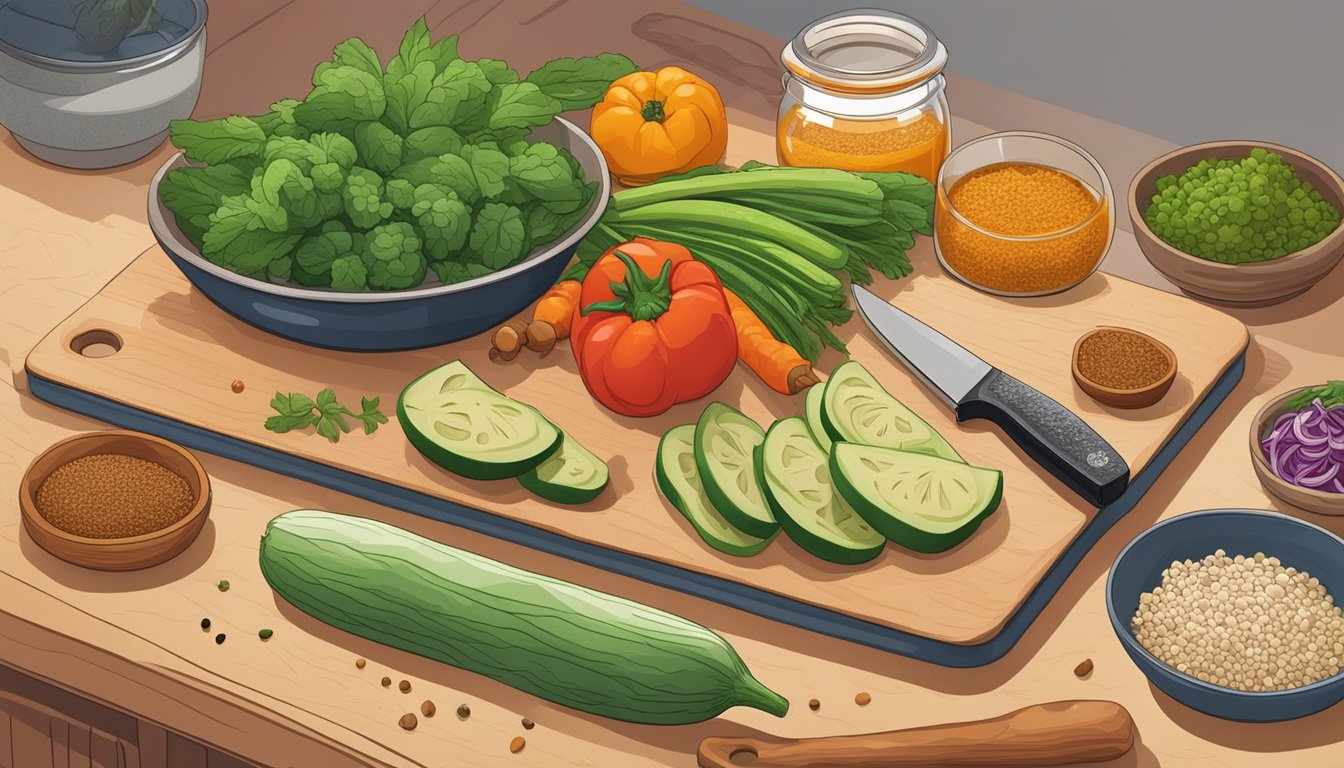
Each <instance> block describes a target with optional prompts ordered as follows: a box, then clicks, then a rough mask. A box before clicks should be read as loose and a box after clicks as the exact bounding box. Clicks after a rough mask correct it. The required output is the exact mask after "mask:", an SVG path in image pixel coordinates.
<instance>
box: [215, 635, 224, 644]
mask: <svg viewBox="0 0 1344 768" xmlns="http://www.w3.org/2000/svg"><path fill="white" fill-rule="evenodd" d="M223 644H224V633H223V632H220V633H219V634H218V635H215V645H223Z"/></svg>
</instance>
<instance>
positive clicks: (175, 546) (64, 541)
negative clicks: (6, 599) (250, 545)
mask: <svg viewBox="0 0 1344 768" xmlns="http://www.w3.org/2000/svg"><path fill="white" fill-rule="evenodd" d="M97 453H114V454H121V455H123V456H131V457H134V458H137V459H144V460H145V461H152V462H154V463H156V464H159V465H161V466H163V467H166V468H168V469H170V470H172V471H173V472H176V473H177V474H178V475H180V476H181V477H182V478H183V479H184V480H186V481H187V486H188V487H189V488H191V493H192V496H193V497H194V498H195V499H196V503H195V504H193V505H192V508H191V510H190V511H188V512H187V514H186V515H185V516H184V517H183V518H182V519H181V520H178V521H177V522H175V523H173V524H172V525H170V526H168V527H167V528H162V529H160V530H157V531H152V532H150V533H146V534H141V535H139V536H128V537H125V538H120V539H93V538H88V537H85V536H77V535H75V534H73V533H69V532H67V531H64V530H62V529H60V528H57V527H56V526H54V525H52V524H51V523H50V522H49V521H48V520H47V519H46V518H45V517H43V516H42V513H41V512H40V511H38V508H37V490H38V488H40V487H41V486H42V482H43V481H44V480H46V479H47V477H48V476H49V475H50V474H51V473H52V472H54V471H55V470H56V468H57V467H60V466H62V465H64V464H66V463H68V462H71V461H73V460H75V459H79V458H83V457H84V456H89V455H92V454H97ZM19 508H20V509H21V510H22V513H23V527H24V528H26V529H27V530H28V535H29V536H32V537H33V541H36V542H37V544H38V546H40V547H42V548H43V549H45V550H46V551H48V552H50V553H51V554H52V555H55V556H56V557H59V558H60V559H62V560H64V561H66V562H68V563H73V564H75V565H79V566H83V567H85V568H94V569H97V570H100V571H134V570H138V569H140V568H148V567H150V566H153V565H158V564H159V563H162V562H165V561H167V560H170V559H172V558H174V557H176V556H177V555H179V554H181V553H182V551H183V550H185V549H186V548H187V547H189V546H191V542H193V541H195V540H196V536H197V535H198V534H200V532H201V528H203V527H204V526H205V521H206V519H207V518H208V517H209V514H210V478H209V477H208V476H207V475H206V474H205V468H204V467H202V466H201V463H200V462H199V461H197V460H196V457H195V456H192V455H191V454H190V453H188V452H187V450H186V449H185V448H183V447H181V446H179V445H177V444H176V443H171V442H169V441H167V440H164V439H162V438H158V437H154V436H153V435H145V434H141V433H139V432H128V431H125V430H110V431H107V432H93V433H90V434H86V435H76V436H75V437H72V438H69V439H67V440H62V441H61V442H59V443H56V444H55V445H53V446H51V447H50V448H48V449H47V450H46V451H45V452H44V453H43V454H42V455H41V456H38V457H37V458H36V459H34V460H33V463H32V464H31V465H30V466H29V467H28V471H27V472H25V473H24V475H23V480H22V481H21V482H20V483H19Z"/></svg>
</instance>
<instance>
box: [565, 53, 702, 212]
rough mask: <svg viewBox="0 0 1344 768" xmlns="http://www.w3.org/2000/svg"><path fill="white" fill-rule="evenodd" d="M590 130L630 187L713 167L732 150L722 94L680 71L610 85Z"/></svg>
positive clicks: (635, 75) (613, 168) (624, 79)
mask: <svg viewBox="0 0 1344 768" xmlns="http://www.w3.org/2000/svg"><path fill="white" fill-rule="evenodd" d="M590 128H591V133H592V136H593V141H595V142H597V146H598V147H600V148H601V149H602V154H603V155H604V156H606V158H607V165H608V166H610V167H611V174H612V176H614V177H616V180H617V181H619V182H621V183H622V184H625V185H626V186H638V185H640V184H648V183H649V182H651V181H656V180H658V179H659V178H661V177H663V176H667V175H670V174H674V173H682V172H684V171H689V170H691V169H692V168H699V167H700V166H702V165H713V164H715V163H717V162H719V161H720V160H722V159H723V153H724V150H726V149H727V147H728V117H727V115H726V114H725V112H724V109H723V99H721V98H720V97H719V92H718V91H717V90H715V88H714V86H712V85H710V84H709V83H708V82H706V81H704V80H701V79H700V78H699V77H696V76H695V75H693V74H691V73H690V72H687V71H686V70H684V69H682V68H681V67H663V68H662V69H660V70H658V71H657V72H635V73H633V74H629V75H626V76H625V77H622V78H621V79H619V80H617V81H616V82H614V83H612V84H611V87H609V88H608V89H607V93H606V95H605V96H604V97H603V98H602V101H601V102H599V103H598V105H597V106H595V107H593V119H592V124H591V126H590Z"/></svg>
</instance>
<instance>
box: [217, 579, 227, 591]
mask: <svg viewBox="0 0 1344 768" xmlns="http://www.w3.org/2000/svg"><path fill="white" fill-rule="evenodd" d="M215 586H217V587H219V591H220V592H228V591H229V581H228V579H220V581H219V583H218V584H216V585H215Z"/></svg>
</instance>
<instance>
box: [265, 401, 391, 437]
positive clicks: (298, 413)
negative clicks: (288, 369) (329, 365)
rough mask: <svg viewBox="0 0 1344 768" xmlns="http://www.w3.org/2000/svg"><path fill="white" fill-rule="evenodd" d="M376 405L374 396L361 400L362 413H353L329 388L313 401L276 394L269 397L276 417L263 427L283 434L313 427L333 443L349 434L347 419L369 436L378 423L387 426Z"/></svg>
mask: <svg viewBox="0 0 1344 768" xmlns="http://www.w3.org/2000/svg"><path fill="white" fill-rule="evenodd" d="M378 403H379V398H377V397H364V398H360V409H361V411H360V412H359V413H355V412H354V411H352V410H350V409H349V408H347V407H345V406H344V405H341V404H340V403H339V402H338V401H337V400H336V392H335V390H333V389H331V388H330V387H329V388H327V389H324V390H322V391H321V392H318V393H317V397H316V398H311V397H308V396H307V395H304V394H300V393H298V392H290V393H289V394H285V393H284V392H276V393H275V397H273V398H271V408H272V409H273V410H274V411H275V412H276V415H275V416H271V417H270V418H268V419H266V428H267V429H269V430H270V431H272V432H276V433H285V432H290V431H293V430H296V429H306V428H308V427H315V428H316V430H315V431H316V432H317V434H319V435H321V436H323V437H325V438H327V439H328V440H330V441H331V442H333V443H334V442H336V441H338V440H340V439H341V435H342V434H343V433H347V432H349V431H350V422H349V421H348V420H347V419H346V417H347V416H350V417H353V418H355V419H357V420H359V422H360V423H362V424H363V425H364V434H366V435H371V434H373V432H374V430H376V429H378V425H379V424H386V423H387V416H384V415H383V412H382V411H380V410H378Z"/></svg>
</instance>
